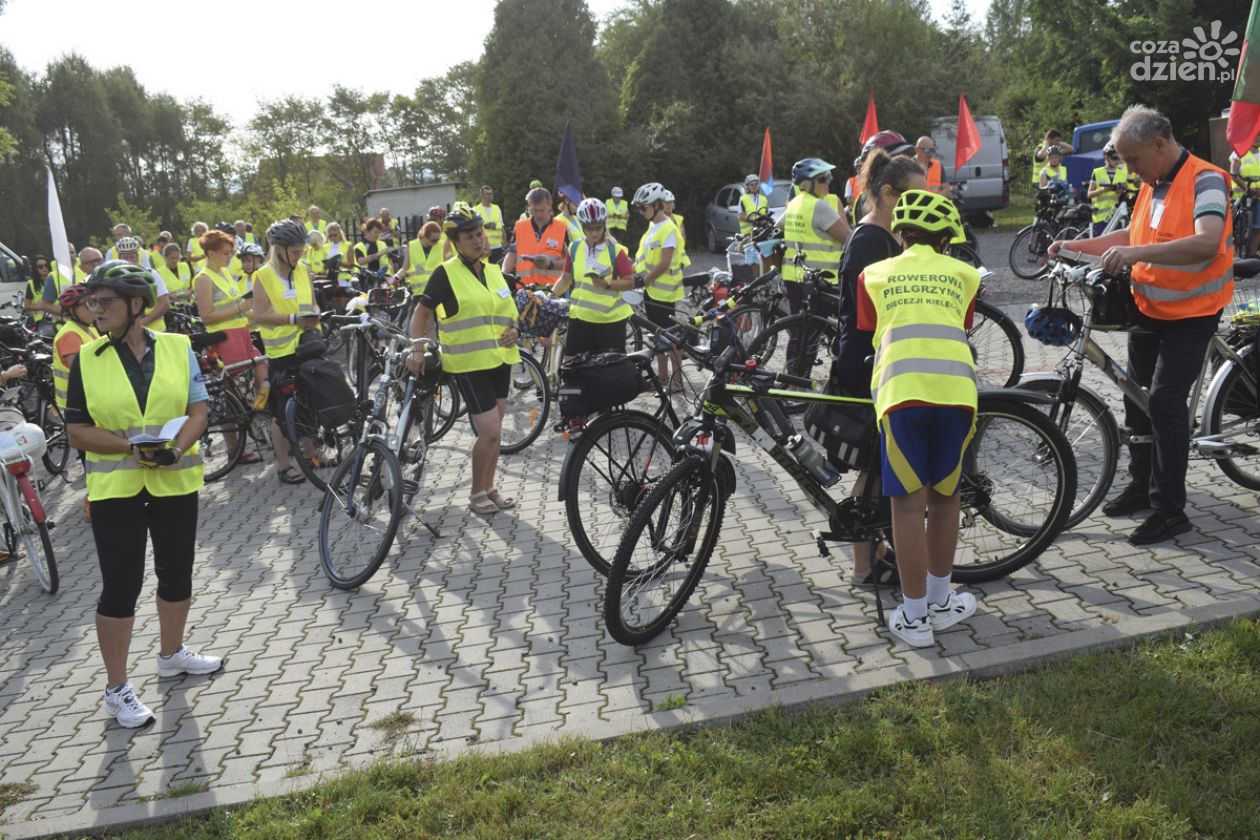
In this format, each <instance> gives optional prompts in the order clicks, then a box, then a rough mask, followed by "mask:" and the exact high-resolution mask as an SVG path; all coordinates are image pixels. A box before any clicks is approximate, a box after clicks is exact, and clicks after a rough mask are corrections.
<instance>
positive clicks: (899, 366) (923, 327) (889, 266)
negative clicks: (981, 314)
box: [863, 245, 980, 419]
mask: <svg viewBox="0 0 1260 840" xmlns="http://www.w3.org/2000/svg"><path fill="white" fill-rule="evenodd" d="M863 275H864V278H865V285H864V289H865V292H866V294H867V296H869V298H870V300H871V303H872V304H874V307H875V315H876V324H875V336H874V339H873V340H872V344H873V345H874V347H875V366H874V370H873V372H872V375H871V396H872V397H873V398H874V400H875V414H876V415H877V417H879V418H880V419H882V418H883V417H884V415H885V414H887V413H888V411H889V410H890V409H892V408H894V407H896V406H898V405H901V404H902V403H906V402H923V403H928V404H930V405H941V406H960V407H963V408H970V409H971V410H972V411H975V409H976V368H975V362H974V360H973V358H972V353H971V346H970V345H969V344H968V343H967V331H966V329H965V324H966V320H967V310H968V308H969V307H970V306H971V301H972V300H973V299H974V298H975V296H976V292H977V290H978V289H979V288H980V272H979V271H977V270H976V269H974V268H972V267H971V266H969V265H967V264H966V263H964V262H962V261H961V260H956V259H954V258H953V257H949V256H946V255H944V254H938V253H936V251H935V250H933V249H932V248H931V247H930V246H927V245H912V246H911V247H909V248H907V249H906V250H905V251H904V252H903V253H901V254H900V255H898V256H896V257H892V258H891V259H887V260H882V261H880V262H877V263H873V264H871V265H868V266H867V267H866V269H865V271H864V272H863Z"/></svg>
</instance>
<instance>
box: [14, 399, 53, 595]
mask: <svg viewBox="0 0 1260 840" xmlns="http://www.w3.org/2000/svg"><path fill="white" fill-rule="evenodd" d="M5 426H8V427H9V428H7V429H5V431H2V432H0V466H3V467H4V470H3V480H2V481H0V507H3V508H4V524H3V528H2V530H3V537H4V550H6V551H7V552H8V553H9V557H10V558H11V559H12V560H15V561H16V560H17V559H18V557H19V556H20V555H25V556H26V558H27V559H28V560H29V561H30V563H31V568H32V569H33V570H34V571H35V577H36V578H38V579H39V585H40V586H42V587H43V588H44V591H45V592H47V593H48V594H49V595H52V594H53V593H55V592H56V591H57V586H58V585H59V579H58V577H57V560H56V558H55V557H54V556H53V547H52V540H51V539H50V538H49V536H48V519H47V516H46V515H45V513H44V504H43V502H42V501H40V498H39V491H38V490H36V489H35V485H34V484H33V483H32V482H31V477H30V473H31V470H32V469H33V468H34V466H35V459H37V458H40V457H41V456H43V454H44V450H45V449H46V448H47V442H46V441H45V439H44V432H43V430H42V429H40V427H39V426H37V425H35V424H34V423H27V422H26V420H25V419H24V418H23V417H22V415H21V412H19V411H17V410H16V409H11V408H7V409H0V428H2V427H5Z"/></svg>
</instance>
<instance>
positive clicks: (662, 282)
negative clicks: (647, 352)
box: [630, 181, 683, 394]
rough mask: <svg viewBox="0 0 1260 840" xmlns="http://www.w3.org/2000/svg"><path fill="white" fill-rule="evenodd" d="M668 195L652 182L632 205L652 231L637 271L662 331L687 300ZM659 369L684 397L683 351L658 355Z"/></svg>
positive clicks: (671, 389) (639, 191)
mask: <svg viewBox="0 0 1260 840" xmlns="http://www.w3.org/2000/svg"><path fill="white" fill-rule="evenodd" d="M668 194H669V191H668V190H666V189H665V187H664V186H662V185H661V184H660V183H659V182H657V181H652V182H649V183H647V184H644V185H643V186H641V187H639V188H638V189H637V190H635V192H634V199H633V200H632V201H631V202H630V203H631V204H632V205H634V206H635V208H637V209H638V211H639V213H640V214H641V215H642V216H643V220H644V221H645V222H647V223H648V229H647V230H646V231H644V233H643V237H642V238H641V239H640V240H639V249H638V250H637V251H635V254H634V270H635V271H636V272H637V273H639V274H642V275H644V277H643V284H644V289H646V290H647V317H648V320H649V321H651V322H652V323H653V324H656V326H658V327H660V328H661V329H664V328H666V327H670V326H673V324H674V306H675V305H676V304H677V303H678V301H680V300H682V297H683V282H682V263H681V251H682V248H681V242H680V241H679V235H678V226H677V225H675V224H674V220H673V219H671V218H670V217H669V215H668V214H666V212H665V196H666V195H668ZM671 357H672V359H673V367H674V375H673V376H672V377H671V376H670V375H669V360H670V358H671ZM656 367H657V374H658V375H659V376H660V378H661V381H662V382H668V383H669V386H668V390H669V393H671V394H681V393H682V390H683V384H682V351H681V350H673V351H671V352H670V353H669V354H665V353H662V354H660V355H658V356H657V357H656Z"/></svg>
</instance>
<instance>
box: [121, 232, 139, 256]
mask: <svg viewBox="0 0 1260 840" xmlns="http://www.w3.org/2000/svg"><path fill="white" fill-rule="evenodd" d="M116 247H117V248H118V253H120V254H121V253H122V252H123V251H126V252H127V253H131V252H132V251H139V250H140V239H139V238H138V237H135V236H124V237H123V238H122V239H119V240H118V242H117V245H116Z"/></svg>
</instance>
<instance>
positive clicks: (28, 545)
mask: <svg viewBox="0 0 1260 840" xmlns="http://www.w3.org/2000/svg"><path fill="white" fill-rule="evenodd" d="M16 483H17V489H18V492H17V493H16V494H15V495H16V499H15V502H16V503H17V507H18V516H20V517H21V518H22V519H23V520H24V521H23V522H22V524H21V527H20V528H14V529H13V530H14V531H15V533H14V537H15V539H14V542H15V543H17V542H18V541H20V542H21V547H22V548H23V549H24V550H25V551H26V556H27V559H28V560H30V563H31V569H32V570H33V571H34V572H35V578H36V580H38V581H39V585H40V587H42V588H43V590H44V591H45V592H47V593H48V594H49V595H56V594H57V590H58V589H59V588H60V587H61V577H60V575H59V574H58V573H57V557H56V554H54V553H53V544H52V538H51V537H50V536H49V535H48V523H47V522H46V521H45V516H44V512H43V510H42V506H40V503H39V497H38V495H36V494H35V488H34V486H33V485H32V484H31V480H30V479H29V478H28V477H27V476H24V475H20V476H17V482H16ZM32 498H33V499H35V505H36V506H37V508H38V512H37V510H34V509H32V507H31V501H30V500H31V499H32ZM10 527H12V526H10ZM32 531H33V532H35V533H37V534H39V541H38V543H36V541H35V540H34V539H32V536H33V535H32Z"/></svg>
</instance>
